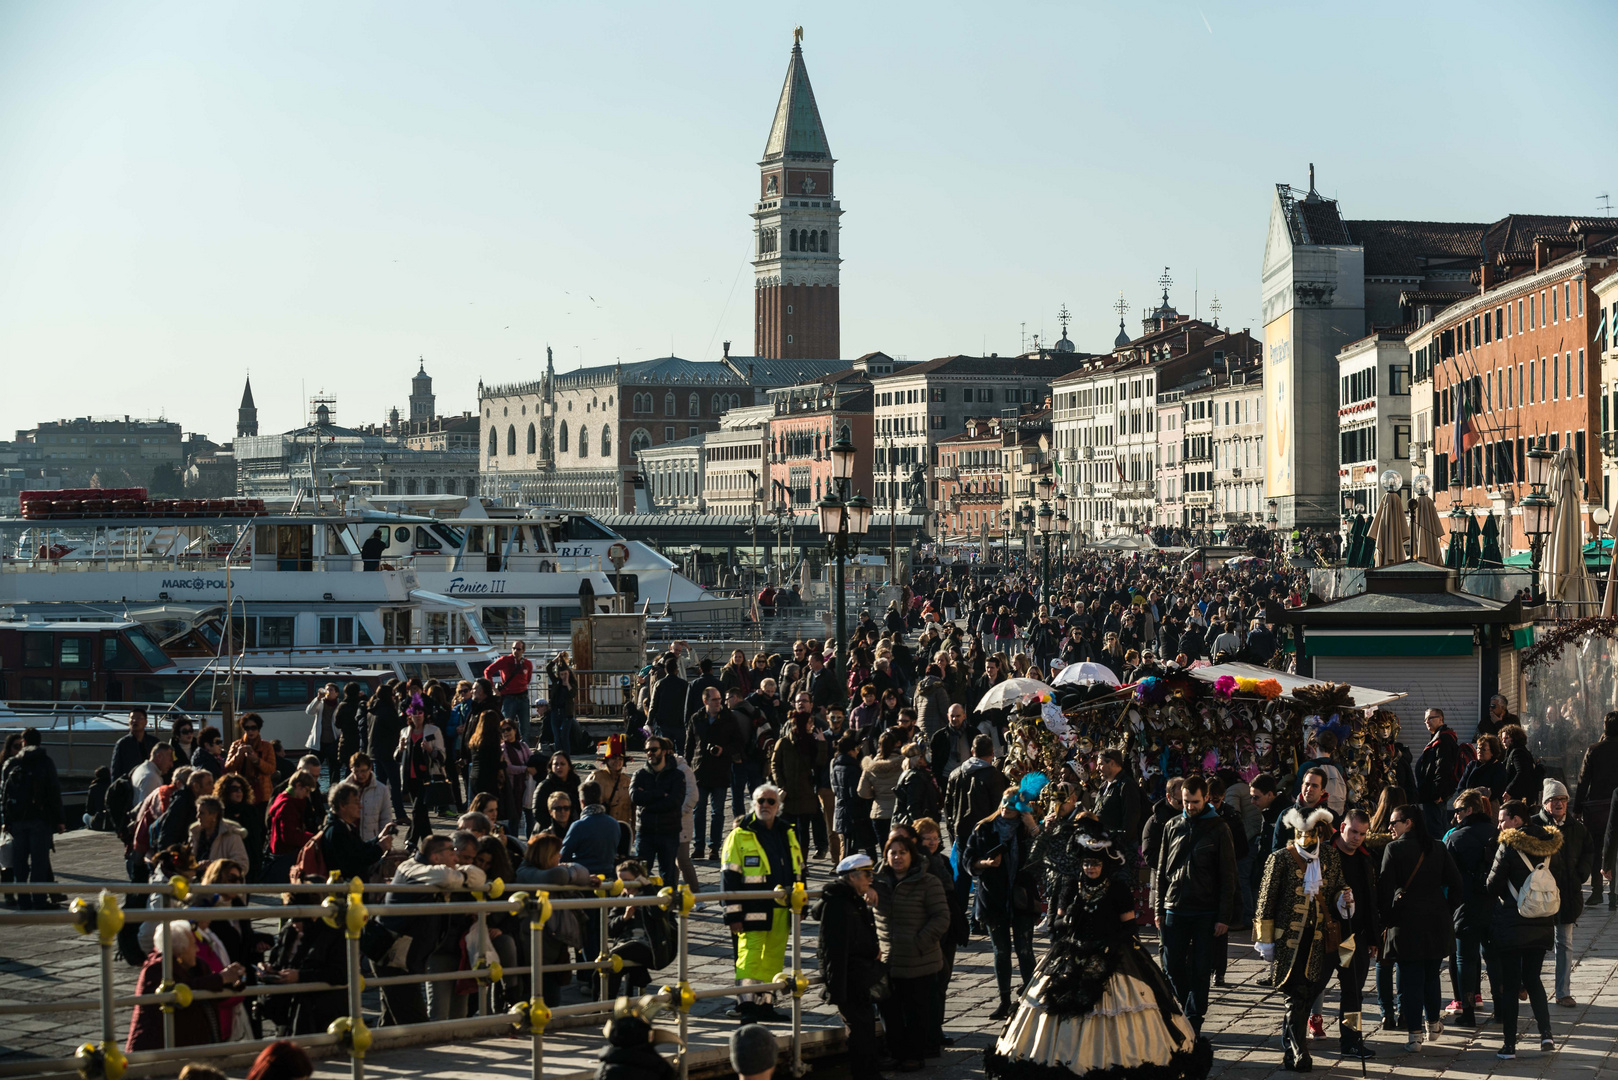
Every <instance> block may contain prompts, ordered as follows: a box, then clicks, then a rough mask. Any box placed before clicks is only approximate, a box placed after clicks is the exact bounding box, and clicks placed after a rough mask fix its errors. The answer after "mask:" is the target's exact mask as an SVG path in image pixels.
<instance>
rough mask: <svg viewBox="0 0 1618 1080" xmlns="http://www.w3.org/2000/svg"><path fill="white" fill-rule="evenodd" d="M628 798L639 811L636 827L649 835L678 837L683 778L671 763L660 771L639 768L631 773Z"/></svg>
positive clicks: (667, 762)
mask: <svg viewBox="0 0 1618 1080" xmlns="http://www.w3.org/2000/svg"><path fill="white" fill-rule="evenodd" d="M630 799H631V800H633V802H634V803H635V806H636V807H637V808H638V809H639V817H638V819H637V822H636V825H637V827H638V828H639V829H640V831H641V832H643V833H644V832H648V831H649V832H650V833H651V835H653V836H662V837H677V836H679V835H680V818H681V816H682V815H681V809H682V807H683V806H684V804H685V777H684V776H682V775H681V773H680V770H679V768H678V767H677V766H676V765H675V764H674V762H672V761H668V760H665V761H664V764H663V767H662V768H661V769H654V768H652V767H651V766H650V765H643V766H641V767H640V768H639V769H637V770H635V779H634V780H633V781H632V783H631V785H630Z"/></svg>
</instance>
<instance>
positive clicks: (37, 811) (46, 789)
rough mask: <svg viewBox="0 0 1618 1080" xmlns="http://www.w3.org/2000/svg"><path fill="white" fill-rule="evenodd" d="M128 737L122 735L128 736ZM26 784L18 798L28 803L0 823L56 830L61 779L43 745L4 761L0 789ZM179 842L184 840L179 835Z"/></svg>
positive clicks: (1, 811)
mask: <svg viewBox="0 0 1618 1080" xmlns="http://www.w3.org/2000/svg"><path fill="white" fill-rule="evenodd" d="M128 737H129V736H127V735H126V736H124V738H126V739H127V738H128ZM8 780H10V781H11V782H13V783H17V784H25V785H26V786H25V787H23V788H21V789H20V793H21V797H23V799H24V801H25V802H26V803H27V804H28V806H27V808H26V809H22V810H18V811H14V812H13V813H12V814H11V815H10V818H9V820H6V821H4V822H0V824H4V825H22V824H24V823H26V822H35V823H38V824H40V825H44V826H46V827H47V828H49V829H51V830H53V831H54V830H55V828H56V827H57V826H58V825H61V824H62V823H63V822H64V820H65V819H64V817H63V813H62V782H61V780H59V779H58V778H57V775H56V762H54V761H52V760H51V756H50V755H49V754H47V753H46V752H45V748H44V747H43V746H26V747H24V748H23V750H22V752H21V753H19V754H17V756H15V757H13V758H12V759H11V760H10V761H8V762H6V766H5V768H4V769H3V770H0V792H4V791H5V789H6V783H7V781H8ZM4 814H5V810H4V807H0V815H4ZM179 842H180V843H182V844H183V843H185V837H184V836H182V837H181V838H180V840H179Z"/></svg>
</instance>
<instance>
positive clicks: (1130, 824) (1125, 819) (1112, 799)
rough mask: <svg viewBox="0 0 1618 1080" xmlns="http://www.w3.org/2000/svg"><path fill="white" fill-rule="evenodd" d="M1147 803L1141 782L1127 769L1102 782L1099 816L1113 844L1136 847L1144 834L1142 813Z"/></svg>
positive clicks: (1097, 797)
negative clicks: (1142, 830) (1141, 829)
mask: <svg viewBox="0 0 1618 1080" xmlns="http://www.w3.org/2000/svg"><path fill="white" fill-rule="evenodd" d="M1145 802H1146V796H1145V794H1143V793H1142V792H1141V789H1140V785H1139V784H1137V783H1135V781H1134V780H1133V779H1132V778H1131V777H1130V775H1129V774H1128V773H1127V772H1121V773H1119V774H1118V775H1117V776H1115V777H1113V778H1112V779H1111V780H1108V781H1106V782H1104V783H1103V784H1102V785H1101V791H1100V793H1099V794H1098V795H1097V796H1096V816H1097V817H1099V818H1100V819H1101V825H1102V827H1103V828H1105V829H1106V830H1107V834H1108V835H1109V836H1111V837H1112V840H1113V843H1115V844H1118V843H1122V845H1123V846H1125V847H1131V848H1132V847H1134V846H1135V844H1136V843H1137V841H1138V840H1139V837H1140V812H1141V807H1142V806H1143V805H1144V804H1145Z"/></svg>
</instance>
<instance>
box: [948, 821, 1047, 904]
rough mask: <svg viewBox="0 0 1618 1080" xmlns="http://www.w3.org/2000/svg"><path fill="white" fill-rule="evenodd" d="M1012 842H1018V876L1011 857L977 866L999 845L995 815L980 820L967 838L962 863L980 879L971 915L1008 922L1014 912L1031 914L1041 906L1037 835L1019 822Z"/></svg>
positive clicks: (1016, 843)
mask: <svg viewBox="0 0 1618 1080" xmlns="http://www.w3.org/2000/svg"><path fill="white" fill-rule="evenodd" d="M1012 843H1014V844H1015V845H1016V846H1017V859H1016V863H1017V874H1016V878H1015V880H1013V878H1012V875H1011V866H1010V860H1009V859H1002V860H1001V861H1000V865H999V866H989V867H985V868H984V869H982V870H977V869H976V867H977V864H978V863H979V862H981V861H982V860H984V859H986V858H989V857H990V856H989V853H990V852H991V851H993V850H994V849H995V848H997V847H999V846H1000V834H999V832H998V830H996V828H995V821H994V820H993V819H985V820H983V821H980V822H978V823H977V825H976V827H975V828H973V829H972V832H971V835H970V836H968V837H967V840H966V855H965V858H964V860H963V862H962V866H963V868H964V869H965V870H966V871H967V872H969V873H971V874H972V876H973V877H974V878H976V879H977V883H978V887H977V890H976V898H975V900H974V903H973V907H972V915H973V917H974V918H976V919H977V920H978V921H980V922H984V923H988V924H989V925H990V926H1005V925H1007V924H1008V923H1010V922H1011V919H1012V916H1014V915H1016V916H1021V917H1026V918H1032V917H1033V915H1034V913H1035V912H1036V911H1037V910H1038V909H1039V875H1038V874H1037V873H1036V872H1035V869H1034V867H1033V865H1031V864H1032V863H1033V861H1034V860H1033V858H1032V853H1033V846H1034V839H1033V837H1031V836H1029V835H1028V831H1027V830H1026V829H1025V828H1024V827H1023V826H1022V825H1021V824H1020V823H1019V824H1018V826H1017V830H1016V832H1015V833H1014V834H1013V838H1012Z"/></svg>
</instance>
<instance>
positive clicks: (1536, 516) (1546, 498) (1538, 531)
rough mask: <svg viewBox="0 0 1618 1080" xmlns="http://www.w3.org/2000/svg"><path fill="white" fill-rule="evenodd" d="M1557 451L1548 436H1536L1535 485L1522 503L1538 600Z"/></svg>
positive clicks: (1530, 474) (1531, 469)
mask: <svg viewBox="0 0 1618 1080" xmlns="http://www.w3.org/2000/svg"><path fill="white" fill-rule="evenodd" d="M1555 456H1556V455H1555V454H1553V453H1552V452H1551V451H1549V450H1547V449H1546V448H1545V438H1544V436H1541V437H1539V438H1537V439H1535V440H1534V445H1533V448H1532V449H1530V450H1529V451H1528V453H1527V455H1526V457H1527V469H1526V470H1525V472H1526V473H1527V478H1528V483H1529V484H1531V485H1532V486H1533V490H1532V491H1530V492H1529V493H1528V494H1527V495H1526V496H1525V497H1524V498H1523V501H1522V503H1521V504H1520V505H1521V507H1522V528H1523V532H1525V533H1527V534H1528V545H1529V550H1530V551H1531V552H1532V553H1533V554H1532V558H1533V566H1534V590H1533V594H1534V598H1535V602H1536V603H1538V602H1539V601H1540V600H1541V599H1542V598H1543V596H1544V592H1543V590H1542V589H1541V588H1540V581H1539V559H1540V552H1541V550H1542V549H1543V547H1544V545H1545V537H1547V536H1549V535H1550V531H1551V511H1552V510H1553V509H1554V508H1555V503H1554V501H1553V500H1552V499H1551V496H1550V492H1549V491H1548V490H1546V485H1547V484H1549V483H1550V478H1551V461H1552V459H1554V458H1555Z"/></svg>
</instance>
